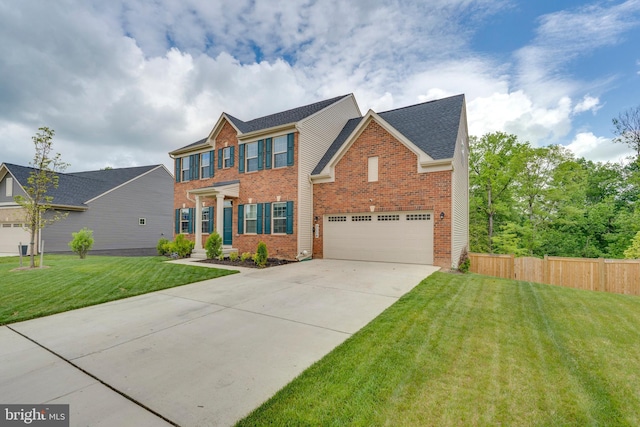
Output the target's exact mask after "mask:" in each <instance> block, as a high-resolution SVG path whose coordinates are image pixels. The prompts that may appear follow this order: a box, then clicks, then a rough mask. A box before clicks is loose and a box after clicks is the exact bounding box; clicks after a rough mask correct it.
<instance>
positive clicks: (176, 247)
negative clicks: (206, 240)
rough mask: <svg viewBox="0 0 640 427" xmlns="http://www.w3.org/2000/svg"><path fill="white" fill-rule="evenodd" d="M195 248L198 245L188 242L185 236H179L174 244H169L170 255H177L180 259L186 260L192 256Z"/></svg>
mask: <svg viewBox="0 0 640 427" xmlns="http://www.w3.org/2000/svg"><path fill="white" fill-rule="evenodd" d="M195 246H196V244H195V243H194V242H192V241H191V240H188V239H187V238H186V237H185V236H184V234H178V235H177V236H176V238H175V240H174V241H173V243H170V244H169V249H170V250H169V253H176V254H177V255H178V257H179V258H186V257H188V256H189V255H191V252H192V251H193V248H194V247H195Z"/></svg>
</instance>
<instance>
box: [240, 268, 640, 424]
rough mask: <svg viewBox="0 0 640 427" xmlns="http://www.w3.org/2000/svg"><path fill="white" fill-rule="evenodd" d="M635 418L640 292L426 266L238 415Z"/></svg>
mask: <svg viewBox="0 0 640 427" xmlns="http://www.w3.org/2000/svg"><path fill="white" fill-rule="evenodd" d="M239 425H241V426H249V425H251V426H253V425H292V426H293V425H314V426H315V425H322V426H327V425H361V426H373V425H379V426H382V425H394V426H395V425H406V426H409V425H411V426H413V425H420V426H460V425H524V426H534V425H535V426H539V425H545V426H556V425H572V426H573V425H574V426H585V425H629V426H637V425H640V297H632V296H625V295H615V294H607V293H599V292H590V291H581V290H575V289H569V288H561V287H554V286H549V285H540V284H534V283H526V282H516V281H510V280H503V279H497V278H493V277H488V276H480V275H474V274H467V275H456V274H447V273H436V274H433V275H432V276H430V277H429V278H428V279H426V280H424V281H423V282H422V283H420V284H419V285H418V286H417V287H416V288H415V289H414V290H412V291H411V292H409V293H408V294H407V295H405V296H404V297H403V298H401V299H400V300H399V301H398V302H397V303H396V304H394V305H393V306H392V307H390V308H389V309H387V310H386V311H385V312H384V313H382V314H381V315H380V316H379V317H378V318H376V319H375V320H374V321H372V322H371V323H370V324H369V325H367V326H366V327H365V328H364V329H362V330H361V331H360V332H358V333H356V334H355V335H353V336H352V337H351V338H350V339H348V340H347V341H346V342H345V343H343V344H342V345H340V346H339V347H338V348H336V349H335V350H334V351H333V352H331V353H330V354H329V355H327V356H326V357H325V358H323V359H322V360H320V361H319V362H318V363H316V364H314V365H313V366H312V367H310V368H309V369H308V370H306V371H305V372H304V373H302V374H301V375H300V376H299V377H298V378H297V379H295V380H294V381H293V382H291V383H290V384H289V385H287V386H286V387H284V388H283V389H282V390H280V391H279V392H278V393H277V394H276V395H275V396H274V397H273V398H271V399H270V400H268V401H267V402H266V403H265V404H263V405H262V406H261V407H259V408H258V409H256V410H255V411H254V412H253V413H251V414H250V415H249V416H248V417H247V418H245V419H244V420H241V421H240V422H239Z"/></svg>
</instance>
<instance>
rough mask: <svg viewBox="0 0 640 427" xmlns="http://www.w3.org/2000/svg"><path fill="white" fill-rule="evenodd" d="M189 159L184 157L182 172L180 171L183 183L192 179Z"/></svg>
mask: <svg viewBox="0 0 640 427" xmlns="http://www.w3.org/2000/svg"><path fill="white" fill-rule="evenodd" d="M189 160H190V159H189V157H188V156H186V157H183V158H182V162H181V164H182V170H181V171H180V177H181V180H182V181H189V179H191V177H190V175H189Z"/></svg>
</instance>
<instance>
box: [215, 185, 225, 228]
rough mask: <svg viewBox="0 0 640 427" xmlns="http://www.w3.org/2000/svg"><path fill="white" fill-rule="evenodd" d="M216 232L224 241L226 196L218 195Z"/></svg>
mask: <svg viewBox="0 0 640 427" xmlns="http://www.w3.org/2000/svg"><path fill="white" fill-rule="evenodd" d="M216 231H217V232H218V234H219V235H220V237H222V238H223V239H224V194H220V193H218V194H216Z"/></svg>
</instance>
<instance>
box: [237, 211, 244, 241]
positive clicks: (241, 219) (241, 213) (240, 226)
mask: <svg viewBox="0 0 640 427" xmlns="http://www.w3.org/2000/svg"><path fill="white" fill-rule="evenodd" d="M238 234H244V205H238Z"/></svg>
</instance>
